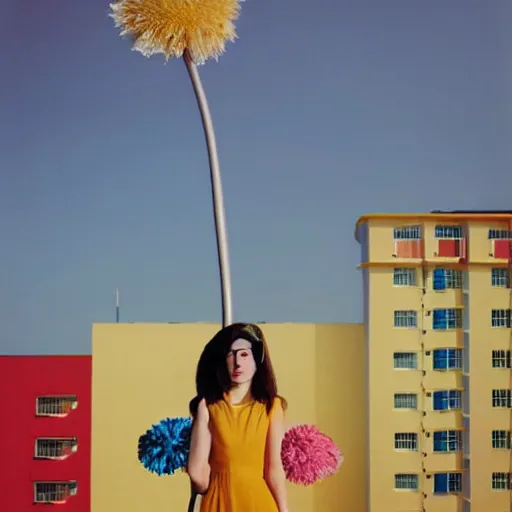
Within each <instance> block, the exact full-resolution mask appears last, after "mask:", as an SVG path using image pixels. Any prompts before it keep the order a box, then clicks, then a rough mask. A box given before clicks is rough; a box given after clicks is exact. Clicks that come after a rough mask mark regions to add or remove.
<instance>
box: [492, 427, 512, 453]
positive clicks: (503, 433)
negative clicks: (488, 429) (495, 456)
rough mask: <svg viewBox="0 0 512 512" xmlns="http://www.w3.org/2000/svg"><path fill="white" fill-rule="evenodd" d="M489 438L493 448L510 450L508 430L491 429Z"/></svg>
mask: <svg viewBox="0 0 512 512" xmlns="http://www.w3.org/2000/svg"><path fill="white" fill-rule="evenodd" d="M491 439H492V447H493V448H494V449H495V450H510V431H508V430H493V431H492V438H491Z"/></svg>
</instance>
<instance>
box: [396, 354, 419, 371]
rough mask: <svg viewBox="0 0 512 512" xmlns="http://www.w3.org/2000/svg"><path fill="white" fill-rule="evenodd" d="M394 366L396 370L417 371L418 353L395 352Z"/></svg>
mask: <svg viewBox="0 0 512 512" xmlns="http://www.w3.org/2000/svg"><path fill="white" fill-rule="evenodd" d="M393 366H394V368H395V370H398V369H401V370H417V369H418V354H417V353H416V352H395V353H394V354H393Z"/></svg>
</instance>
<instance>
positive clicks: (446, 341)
mask: <svg viewBox="0 0 512 512" xmlns="http://www.w3.org/2000/svg"><path fill="white" fill-rule="evenodd" d="M423 346H424V348H425V350H434V349H436V348H461V349H462V348H464V331H463V330H462V329H447V330H443V329H428V330H424V331H423Z"/></svg>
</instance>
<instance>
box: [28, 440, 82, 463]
mask: <svg viewBox="0 0 512 512" xmlns="http://www.w3.org/2000/svg"><path fill="white" fill-rule="evenodd" d="M77 448H78V442H77V439H76V437H72V438H39V439H36V446H35V456H36V458H38V459H64V458H66V457H69V455H71V454H72V453H73V452H75V451H76V450H77Z"/></svg>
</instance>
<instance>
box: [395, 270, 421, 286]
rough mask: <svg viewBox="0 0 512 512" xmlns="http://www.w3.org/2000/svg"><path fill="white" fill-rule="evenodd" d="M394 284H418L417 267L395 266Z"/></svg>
mask: <svg viewBox="0 0 512 512" xmlns="http://www.w3.org/2000/svg"><path fill="white" fill-rule="evenodd" d="M393 284H394V285H395V286H416V269H415V268H395V269H394V271H393Z"/></svg>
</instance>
